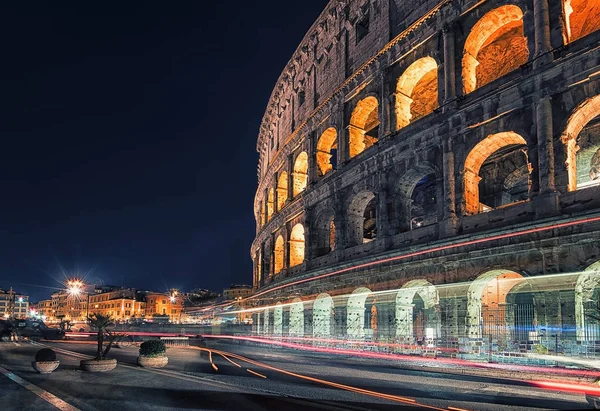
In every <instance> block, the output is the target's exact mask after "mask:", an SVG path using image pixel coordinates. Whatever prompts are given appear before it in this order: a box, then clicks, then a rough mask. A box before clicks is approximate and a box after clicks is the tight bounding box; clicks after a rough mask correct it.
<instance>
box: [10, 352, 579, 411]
mask: <svg viewBox="0 0 600 411" xmlns="http://www.w3.org/2000/svg"><path fill="white" fill-rule="evenodd" d="M45 344H46V345H49V346H51V347H52V348H54V349H55V350H56V351H57V356H58V359H59V360H60V361H61V365H60V367H59V369H57V370H56V371H55V372H53V373H52V374H50V375H40V374H37V373H35V371H33V369H32V368H31V365H30V363H31V361H32V360H33V357H34V355H35V352H36V351H37V349H39V348H40V347H39V346H35V345H33V344H29V343H19V344H15V343H2V344H0V367H2V368H3V369H5V370H7V371H9V372H12V373H14V375H16V376H17V377H20V378H21V379H22V380H24V381H26V382H28V383H30V384H33V385H34V386H36V387H39V389H41V390H44V392H47V393H49V394H52V395H54V396H55V397H56V398H59V399H61V400H63V401H65V402H66V403H67V404H68V405H71V406H73V407H76V408H77V409H80V410H114V409H138V410H167V409H168V410H176V409H181V410H184V409H185V410H189V409H206V410H310V409H319V410H354V411H363V410H392V409H398V408H403V409H465V410H539V409H569V410H570V409H585V408H587V407H588V405H587V402H586V401H585V398H584V396H583V395H581V394H572V393H565V392H557V391H547V390H542V389H539V388H535V387H532V386H530V385H529V384H526V383H523V382H519V381H511V380H503V379H498V378H492V377H472V376H464V375H449V374H442V373H432V372H421V371H413V370H405V369H402V368H401V367H400V366H399V365H396V364H393V363H390V362H385V361H375V360H367V359H356V358H350V357H347V356H335V355H323V354H315V353H310V352H297V351H292V350H281V349H277V350H274V349H272V348H262V347H252V346H247V345H239V344H225V343H218V342H214V341H209V342H207V347H204V348H198V347H196V348H169V349H168V351H167V355H168V357H169V365H168V366H167V367H165V368H164V369H161V370H147V369H142V368H140V367H137V366H136V365H135V364H136V358H137V355H138V352H137V351H138V349H137V347H126V348H114V349H113V350H112V351H111V356H112V357H113V358H116V359H117V360H118V361H119V366H118V367H117V368H116V369H115V370H113V371H110V372H108V373H88V372H84V371H81V370H79V360H80V359H82V358H84V357H85V355H93V353H94V346H93V345H88V344H76V343H65V342H56V343H45ZM29 388H31V387H29ZM38 394H39V393H38ZM38 394H35V393H33V392H31V391H30V390H28V389H26V388H25V387H23V386H22V385H19V384H18V383H16V382H14V381H13V380H11V379H9V378H8V377H6V376H4V375H0V410H13V409H14V410H20V409H25V408H27V409H30V408H35V409H36V410H46V409H48V410H49V409H53V410H55V409H56V407H54V406H52V405H50V404H49V403H48V402H47V401H46V400H44V399H42V398H40V396H39V395H38ZM59 408H60V407H59ZM63 409H65V408H63Z"/></svg>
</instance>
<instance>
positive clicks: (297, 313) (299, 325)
mask: <svg viewBox="0 0 600 411" xmlns="http://www.w3.org/2000/svg"><path fill="white" fill-rule="evenodd" d="M289 334H290V335H294V336H303V335H304V304H302V300H301V299H299V298H295V299H294V301H292V304H291V305H290V327H289Z"/></svg>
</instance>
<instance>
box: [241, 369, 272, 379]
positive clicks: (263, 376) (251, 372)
mask: <svg viewBox="0 0 600 411" xmlns="http://www.w3.org/2000/svg"><path fill="white" fill-rule="evenodd" d="M246 371H248V372H249V373H250V374H254V375H258V376H259V377H261V378H265V379H266V378H267V376H266V375H262V374H259V373H257V372H255V371H252V370H249V369H248V368H246Z"/></svg>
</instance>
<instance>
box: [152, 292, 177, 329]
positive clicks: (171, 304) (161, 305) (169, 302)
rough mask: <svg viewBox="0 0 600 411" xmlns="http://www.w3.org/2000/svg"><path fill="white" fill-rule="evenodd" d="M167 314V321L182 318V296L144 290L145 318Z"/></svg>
mask: <svg viewBox="0 0 600 411" xmlns="http://www.w3.org/2000/svg"><path fill="white" fill-rule="evenodd" d="M167 315H168V316H169V321H170V322H172V323H178V322H181V321H182V320H183V315H184V313H183V298H182V297H181V296H180V295H178V294H177V293H176V292H175V293H171V294H169V293H155V292H150V291H148V292H146V318H152V317H155V316H167Z"/></svg>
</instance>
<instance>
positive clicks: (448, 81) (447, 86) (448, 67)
mask: <svg viewBox="0 0 600 411" xmlns="http://www.w3.org/2000/svg"><path fill="white" fill-rule="evenodd" d="M442 33H443V36H444V102H448V101H450V100H452V99H453V98H455V97H456V66H455V58H456V56H455V54H454V26H452V25H449V24H445V25H444V27H443V28H442Z"/></svg>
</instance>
